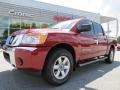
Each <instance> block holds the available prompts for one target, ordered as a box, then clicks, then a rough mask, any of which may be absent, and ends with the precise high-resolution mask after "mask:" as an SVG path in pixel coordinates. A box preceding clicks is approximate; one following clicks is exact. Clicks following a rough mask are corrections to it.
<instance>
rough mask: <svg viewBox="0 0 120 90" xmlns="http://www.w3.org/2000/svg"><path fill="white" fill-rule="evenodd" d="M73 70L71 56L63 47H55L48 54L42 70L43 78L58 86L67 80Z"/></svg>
mask: <svg viewBox="0 0 120 90" xmlns="http://www.w3.org/2000/svg"><path fill="white" fill-rule="evenodd" d="M72 71H73V57H72V55H71V53H70V52H69V51H67V50H65V49H57V50H55V51H53V52H51V54H50V55H49V57H48V59H47V63H46V65H45V68H44V71H43V77H44V79H45V80H46V81H47V82H48V83H50V84H51V85H54V86H58V85H62V84H64V83H65V82H67V81H68V80H69V78H70V76H71V73H72Z"/></svg>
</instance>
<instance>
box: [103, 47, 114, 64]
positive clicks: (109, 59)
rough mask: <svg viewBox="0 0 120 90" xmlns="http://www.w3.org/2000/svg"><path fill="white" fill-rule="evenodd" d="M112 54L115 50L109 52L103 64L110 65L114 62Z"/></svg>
mask: <svg viewBox="0 0 120 90" xmlns="http://www.w3.org/2000/svg"><path fill="white" fill-rule="evenodd" d="M114 54H115V50H114V48H111V49H110V51H109V54H108V57H107V59H105V62H106V63H112V62H113V61H114Z"/></svg>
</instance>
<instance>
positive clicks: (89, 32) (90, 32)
mask: <svg viewBox="0 0 120 90" xmlns="http://www.w3.org/2000/svg"><path fill="white" fill-rule="evenodd" d="M80 25H90V26H91V30H90V31H87V32H81V33H84V34H88V35H94V30H93V25H92V22H91V21H87V20H84V21H81V22H80Z"/></svg>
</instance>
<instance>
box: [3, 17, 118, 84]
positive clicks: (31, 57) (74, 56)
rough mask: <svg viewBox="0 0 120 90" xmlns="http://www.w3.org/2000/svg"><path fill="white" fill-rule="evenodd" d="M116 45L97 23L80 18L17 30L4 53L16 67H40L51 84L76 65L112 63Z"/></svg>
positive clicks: (35, 68) (23, 68)
mask: <svg viewBox="0 0 120 90" xmlns="http://www.w3.org/2000/svg"><path fill="white" fill-rule="evenodd" d="M116 45H117V42H116V40H113V39H108V38H107V36H106V35H105V33H104V30H103V28H102V26H101V25H100V24H98V23H96V22H93V21H91V20H88V19H85V18H80V19H74V20H68V21H64V22H60V23H58V24H56V25H53V26H51V27H50V28H47V29H26V30H21V31H16V32H14V33H13V34H12V35H10V36H9V37H8V39H7V41H6V44H5V45H4V47H3V55H4V58H5V60H6V61H8V62H9V63H11V64H12V65H13V66H14V67H16V68H17V69H22V70H25V69H27V70H28V69H29V70H38V71H41V72H42V75H43V77H44V78H45V79H46V80H47V81H48V82H49V83H50V84H52V85H61V84H63V83H65V82H66V81H67V80H68V79H69V78H70V76H71V73H72V71H74V70H75V68H76V66H78V65H80V66H84V65H87V64H90V63H93V62H96V61H100V60H105V62H106V63H112V62H113V60H114V53H115V46H116Z"/></svg>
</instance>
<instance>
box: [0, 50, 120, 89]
mask: <svg viewBox="0 0 120 90" xmlns="http://www.w3.org/2000/svg"><path fill="white" fill-rule="evenodd" d="M0 90H120V52H116V55H115V61H114V63H112V64H106V63H105V62H104V61H101V62H96V63H93V64H90V65H87V66H84V67H79V68H77V69H76V71H74V72H73V74H72V77H71V79H70V80H69V81H68V82H67V83H65V84H64V85H62V86H58V87H54V86H51V85H49V84H48V83H46V82H45V81H44V80H43V79H42V77H41V74H40V73H36V72H25V71H19V70H16V69H14V68H13V67H12V66H11V65H10V64H9V63H7V62H6V61H5V60H4V58H3V56H2V52H0Z"/></svg>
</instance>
